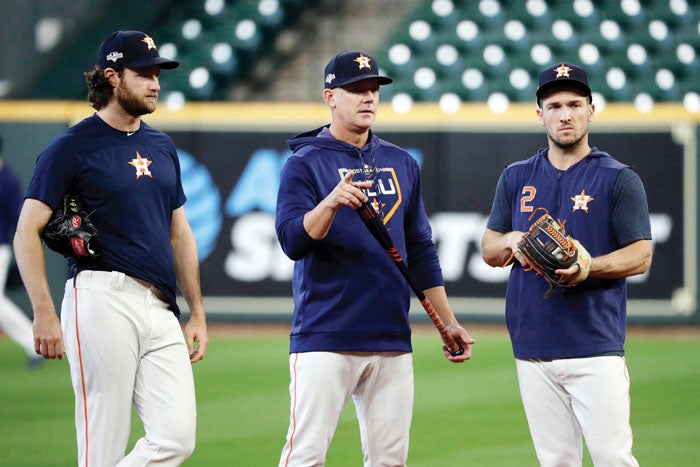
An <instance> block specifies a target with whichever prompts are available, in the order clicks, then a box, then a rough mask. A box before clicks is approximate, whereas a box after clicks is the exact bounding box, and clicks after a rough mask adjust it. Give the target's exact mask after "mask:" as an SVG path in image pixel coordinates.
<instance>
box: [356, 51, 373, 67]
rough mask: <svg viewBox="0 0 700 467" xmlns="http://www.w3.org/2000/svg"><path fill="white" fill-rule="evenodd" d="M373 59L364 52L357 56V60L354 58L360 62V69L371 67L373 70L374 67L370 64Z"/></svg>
mask: <svg viewBox="0 0 700 467" xmlns="http://www.w3.org/2000/svg"><path fill="white" fill-rule="evenodd" d="M371 60H372V59H371V58H369V57H365V56H364V54H360V56H359V57H357V58H356V59H355V60H353V61H354V62H357V63H359V64H360V67H359V68H358V70H361V69H363V68H369V69H370V70H371V69H372V67H371V66H370V65H369V62H370V61H371Z"/></svg>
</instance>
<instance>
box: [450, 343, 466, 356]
mask: <svg viewBox="0 0 700 467" xmlns="http://www.w3.org/2000/svg"><path fill="white" fill-rule="evenodd" d="M463 353H464V347H462V346H461V345H460V346H459V349H458V350H450V355H452V356H453V357H457V356H459V355H462V354H463Z"/></svg>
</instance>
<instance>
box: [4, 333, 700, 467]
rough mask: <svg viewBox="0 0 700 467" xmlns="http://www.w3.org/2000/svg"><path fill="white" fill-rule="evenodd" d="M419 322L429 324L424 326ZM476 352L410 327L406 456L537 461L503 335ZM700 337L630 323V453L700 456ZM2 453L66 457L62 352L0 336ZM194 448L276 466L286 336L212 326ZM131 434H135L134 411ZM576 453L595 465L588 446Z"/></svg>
mask: <svg viewBox="0 0 700 467" xmlns="http://www.w3.org/2000/svg"><path fill="white" fill-rule="evenodd" d="M426 329H427V328H426ZM472 335H473V337H475V338H476V339H477V340H478V343H477V345H476V346H475V348H474V359H473V360H472V361H471V362H469V363H467V364H464V365H453V364H450V363H448V362H447V361H445V359H444V358H443V357H442V353H441V351H440V346H439V344H438V337H437V334H435V333H434V332H433V331H432V330H429V329H428V330H424V329H423V328H422V327H421V329H420V330H418V331H417V332H416V335H415V339H414V345H415V354H414V362H415V379H416V402H415V410H414V418H413V425H412V428H411V449H410V454H409V465H410V466H413V467H436V466H448V465H460V466H461V465H473V466H480V467H484V466H499V467H502V466H536V465H537V462H536V458H535V455H534V451H533V449H532V446H531V444H530V438H529V434H528V431H527V425H526V422H525V417H524V414H523V410H522V406H521V404H520V399H519V395H518V390H517V381H516V376H515V368H514V362H513V358H512V355H511V351H510V344H509V341H508V338H507V336H506V335H505V334H504V333H503V332H500V331H494V330H493V329H484V330H483V331H481V332H480V329H479V328H478V327H475V328H474V329H473V330H472ZM699 355H700V339H699V338H698V334H695V335H689V334H688V333H683V335H680V336H678V335H672V334H669V333H651V334H650V333H647V332H635V331H634V330H632V331H631V332H630V336H629V339H628V345H627V363H628V367H629V370H630V376H631V378H632V425H633V429H634V433H635V454H636V456H637V458H638V460H639V462H640V464H641V465H642V466H662V467H664V466H686V465H696V464H697V462H698V459H699V458H700V393H699V392H698V388H700V364H699V363H698V356H699ZM0 356H1V357H2V358H0V372H1V374H2V377H3V382H2V385H0V465H2V466H42V467H44V466H72V465H75V464H76V460H75V440H74V428H73V415H72V406H73V396H72V392H71V389H70V381H69V375H68V366H67V364H66V362H65V361H53V362H47V363H46V364H45V365H44V366H43V367H42V368H40V369H36V370H30V369H27V368H26V367H25V357H24V355H23V353H22V352H21V350H19V348H18V347H17V346H16V345H14V344H13V343H12V342H10V341H9V340H8V339H6V338H2V339H0ZM194 368H195V378H196V384H197V396H198V411H199V421H198V439H197V449H196V451H195V453H194V455H193V456H192V457H191V459H190V460H189V461H188V462H187V463H186V465H188V466H244V467H245V466H273V465H277V461H278V457H279V452H280V450H281V448H282V444H283V442H284V437H285V434H286V429H287V417H288V404H289V396H288V392H287V385H288V381H289V376H288V369H287V336H286V335H285V334H284V333H283V332H279V333H270V332H265V333H263V334H260V333H255V334H254V335H253V334H246V333H233V334H231V335H222V334H221V333H218V332H217V333H213V336H212V342H211V346H210V349H209V353H208V356H207V358H206V360H205V361H203V362H201V363H198V364H196V365H195V367H194ZM133 425H134V429H133V432H132V442H133V439H135V438H137V437H138V436H140V435H141V433H142V431H141V429H140V427H139V423H138V420H137V419H134V424H133ZM327 465H329V466H331V467H335V466H339V467H343V466H359V465H361V453H360V446H359V434H358V429H357V423H356V420H355V415H354V408H353V406H352V404H350V405H349V406H348V409H347V410H346V412H345V413H344V415H343V418H342V420H341V423H340V425H339V426H338V431H337V432H336V436H335V438H334V440H333V443H332V445H331V448H330V451H329V454H328V460H327ZM584 465H586V466H590V465H592V464H591V462H590V460H589V459H588V458H586V460H585V462H584Z"/></svg>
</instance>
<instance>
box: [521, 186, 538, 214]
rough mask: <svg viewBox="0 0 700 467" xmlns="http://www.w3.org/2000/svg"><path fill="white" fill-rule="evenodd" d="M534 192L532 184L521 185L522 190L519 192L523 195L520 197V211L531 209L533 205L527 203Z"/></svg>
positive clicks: (533, 196)
mask: <svg viewBox="0 0 700 467" xmlns="http://www.w3.org/2000/svg"><path fill="white" fill-rule="evenodd" d="M536 193H537V189H536V188H535V187H534V186H530V185H526V186H524V187H523V191H522V192H521V194H522V195H523V196H522V197H521V198H520V212H532V211H533V207H532V206H530V205H529V204H528V203H529V202H530V201H532V200H533V199H535V194H536Z"/></svg>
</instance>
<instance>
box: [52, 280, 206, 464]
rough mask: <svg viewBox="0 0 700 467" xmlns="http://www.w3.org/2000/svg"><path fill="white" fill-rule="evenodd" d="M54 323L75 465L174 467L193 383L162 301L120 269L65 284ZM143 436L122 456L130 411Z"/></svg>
mask: <svg viewBox="0 0 700 467" xmlns="http://www.w3.org/2000/svg"><path fill="white" fill-rule="evenodd" d="M61 325H62V328H63V338H64V343H65V347H66V354H67V357H68V363H69V364H70V371H71V380H72V382H73V390H74V392H75V426H76V432H77V439H78V464H79V465H80V466H81V467H102V466H114V465H119V466H145V465H149V466H150V465H159V466H179V465H180V464H182V463H183V462H184V461H185V460H186V459H187V458H188V457H189V456H190V455H191V453H192V451H193V450H194V445H195V434H196V423H197V420H196V418H197V417H196V407H195V393H194V378H193V376H192V366H191V364H190V359H189V355H188V352H187V345H186V344H185V339H184V335H183V333H182V328H181V327H180V324H179V322H178V320H177V318H176V317H175V315H174V314H173V313H172V311H170V310H168V308H167V305H166V303H164V302H162V301H161V300H159V299H158V298H156V297H155V296H154V295H153V293H152V292H151V291H150V290H149V289H148V288H146V287H144V286H143V285H141V284H139V283H138V282H136V281H135V280H133V279H132V278H130V277H129V276H126V275H125V274H124V273H121V272H116V271H112V272H103V271H82V272H80V273H79V274H78V276H77V278H76V282H75V289H74V288H73V280H72V279H69V280H68V281H67V282H66V287H65V295H64V297H63V304H62V308H61ZM132 403H133V406H134V407H135V408H136V412H137V413H138V415H139V417H140V418H141V421H142V422H143V426H144V430H145V435H144V437H143V438H141V439H139V440H138V441H137V442H136V445H135V446H134V449H133V450H132V451H131V452H130V453H128V454H127V455H126V456H125V450H126V446H127V443H128V440H129V432H130V430H131V407H132Z"/></svg>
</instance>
